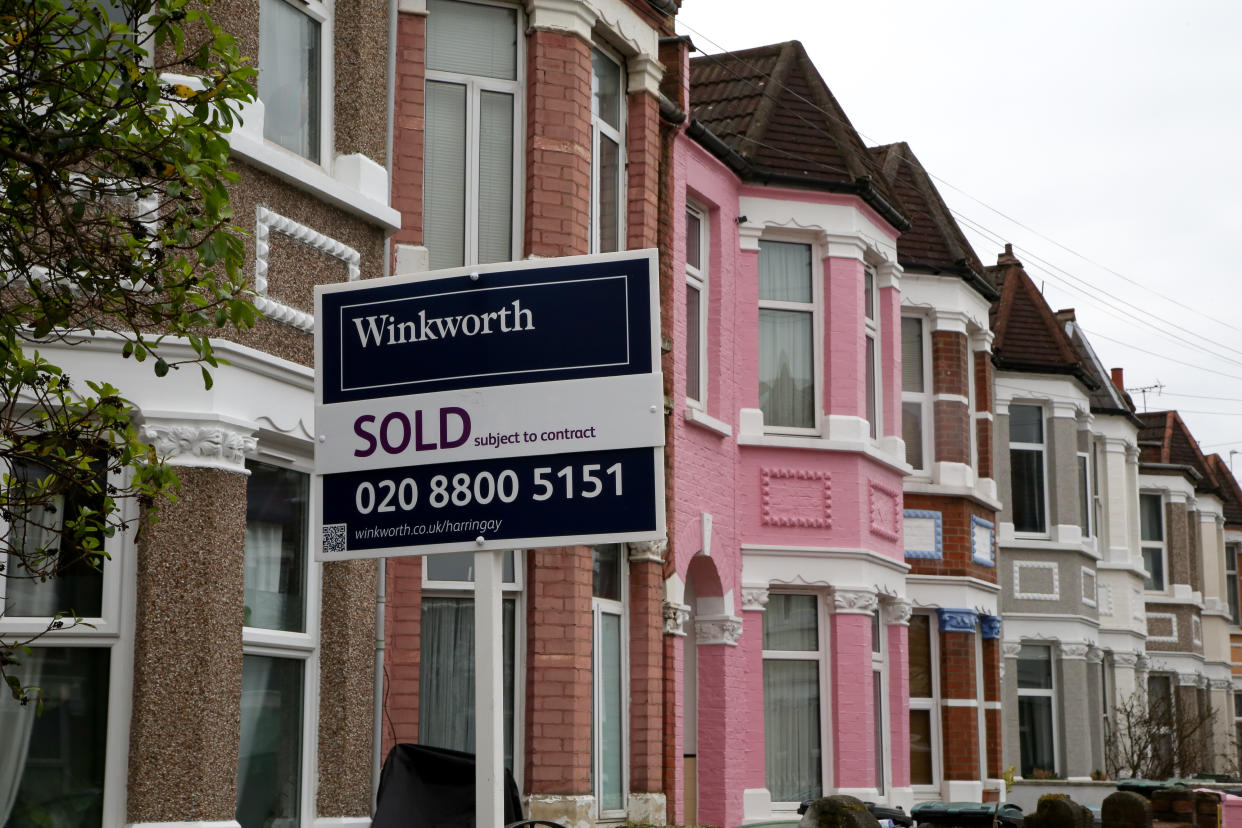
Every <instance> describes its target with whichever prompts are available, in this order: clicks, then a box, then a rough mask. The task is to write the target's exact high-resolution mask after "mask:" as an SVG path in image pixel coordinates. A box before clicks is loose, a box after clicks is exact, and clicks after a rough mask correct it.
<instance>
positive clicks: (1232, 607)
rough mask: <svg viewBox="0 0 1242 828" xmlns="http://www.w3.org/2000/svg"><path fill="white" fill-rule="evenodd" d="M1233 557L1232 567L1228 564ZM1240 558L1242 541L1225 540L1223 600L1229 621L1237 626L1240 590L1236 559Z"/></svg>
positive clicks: (1241, 620)
mask: <svg viewBox="0 0 1242 828" xmlns="http://www.w3.org/2000/svg"><path fill="white" fill-rule="evenodd" d="M1230 556H1232V557H1233V567H1232V568H1230V566H1229V563H1230V561H1229V558H1230ZM1239 558H1242V543H1238V542H1237V541H1226V542H1225V602H1226V603H1227V604H1229V623H1230V624H1232V625H1233V626H1235V627H1236V626H1239V624H1240V623H1242V617H1240V616H1242V590H1239V588H1238V587H1239V584H1238V559H1239ZM1231 585H1232V586H1233V596H1232V600H1230V595H1229V587H1230V586H1231Z"/></svg>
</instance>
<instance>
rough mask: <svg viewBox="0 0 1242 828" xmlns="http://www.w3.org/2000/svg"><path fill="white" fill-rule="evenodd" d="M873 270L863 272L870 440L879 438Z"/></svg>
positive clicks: (877, 325) (877, 334)
mask: <svg viewBox="0 0 1242 828" xmlns="http://www.w3.org/2000/svg"><path fill="white" fill-rule="evenodd" d="M878 306H879V297H878V296H877V295H876V286H875V270H874V269H873V268H871V267H870V266H868V267H867V268H866V269H865V270H864V272H863V337H864V339H865V340H866V341H865V343H864V347H865V359H864V363H863V371H864V374H865V376H864V378H863V386H864V388H865V391H866V394H867V400H866V409H867V426H868V427H869V429H870V434H871V439H872V440H874V439H876V438H878V437H879V436H880V385H881V383H880V346H879V342H880V322H879V317H878V314H877V313H876V309H877V308H878Z"/></svg>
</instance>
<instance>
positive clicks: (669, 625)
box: [664, 600, 690, 636]
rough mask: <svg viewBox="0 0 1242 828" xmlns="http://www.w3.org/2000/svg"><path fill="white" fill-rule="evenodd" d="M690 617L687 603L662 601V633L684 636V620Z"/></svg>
mask: <svg viewBox="0 0 1242 828" xmlns="http://www.w3.org/2000/svg"><path fill="white" fill-rule="evenodd" d="M689 619H690V606H689V604H678V603H675V602H673V601H667V600H666V601H665V602H664V634H665V635H677V636H685V634H686V621H688V620H689Z"/></svg>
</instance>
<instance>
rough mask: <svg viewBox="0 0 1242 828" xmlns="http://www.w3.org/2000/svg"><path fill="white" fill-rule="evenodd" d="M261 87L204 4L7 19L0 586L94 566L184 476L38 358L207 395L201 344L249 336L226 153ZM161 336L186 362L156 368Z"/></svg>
mask: <svg viewBox="0 0 1242 828" xmlns="http://www.w3.org/2000/svg"><path fill="white" fill-rule="evenodd" d="M174 73H176V74H174ZM253 74H254V73H253V70H252V69H251V68H250V67H249V66H247V65H246V62H245V61H244V60H243V59H242V57H241V56H240V55H239V52H238V49H237V45H236V43H235V42H234V40H233V38H232V37H231V36H230V35H229V34H227V33H226V32H224V31H222V30H221V29H220V28H219V27H218V26H217V25H216V24H214V23H213V22H212V21H211V19H210V18H209V16H208V15H207V13H206V10H205V8H203V6H202V3H201V2H192V1H191V0H108V2H106V3H100V2H98V0H0V519H2V521H0V532H2V534H0V569H2V572H3V577H4V579H5V580H6V581H7V582H8V584H9V585H10V586H12V585H13V584H14V583H16V582H17V581H18V580H25V581H29V582H35V583H41V582H47V581H49V580H51V579H56V578H57V577H58V576H61V575H63V574H65V573H66V572H70V571H74V569H75V568H79V569H80V568H82V567H99V566H100V565H101V564H102V562H103V560H104V559H105V558H106V557H107V555H106V553H105V551H104V545H103V541H104V539H105V538H106V537H108V536H111V535H113V534H115V533H116V532H117V531H119V530H124V529H126V528H128V526H127V522H126V520H125V519H123V514H124V513H123V512H122V510H121V506H122V502H123V501H124V500H126V499H136V500H138V501H139V502H140V503H141V504H142V505H143V506H144V507H146V513H147V515H152V514H153V513H154V512H155V510H156V509H157V507H158V504H159V501H160V500H161V499H162V498H163V497H171V496H172V491H173V489H174V488H175V486H176V477H175V475H174V474H173V472H172V471H171V470H170V469H169V468H168V467H166V466H164V465H162V464H161V463H160V462H159V460H158V458H156V457H155V456H154V454H153V453H152V451H151V450H150V449H149V448H148V447H147V446H146V445H145V444H144V443H143V442H142V441H141V440H140V439H139V438H138V434H137V432H136V430H135V427H134V424H133V422H132V414H133V407H132V405H131V404H130V403H129V402H127V401H126V399H125V398H124V397H123V396H122V392H121V390H120V389H118V388H116V387H114V386H113V385H111V384H110V383H108V382H107V381H106V380H104V379H102V378H90V379H86V378H78V377H73V378H71V377H70V376H69V374H68V373H67V372H66V371H65V370H64V368H63V367H62V366H60V365H57V364H54V362H52V361H50V360H49V358H48V356H47V354H48V353H49V351H48V349H47V347H46V346H47V345H48V344H52V343H55V344H57V345H58V346H59V345H69V346H72V345H73V344H75V343H79V342H81V341H82V340H84V339H86V338H88V337H91V336H97V335H99V336H105V337H107V339H106V340H105V341H109V342H115V343H116V348H117V351H118V352H119V353H120V354H121V355H122V356H124V357H125V358H129V359H134V360H137V361H138V362H148V361H149V363H150V364H151V366H152V370H153V371H154V373H155V375H156V376H161V377H162V376H164V375H166V374H167V373H168V372H169V370H171V369H179V368H181V367H183V366H184V365H186V364H194V365H196V366H197V367H199V368H201V370H202V376H203V381H204V382H205V383H206V384H207V386H208V387H210V386H211V375H210V373H209V368H210V367H212V366H216V365H217V364H218V363H217V359H216V357H215V356H214V355H213V352H212V345H211V341H210V339H209V338H208V333H209V332H210V331H212V330H213V329H216V328H219V327H223V326H237V327H246V326H249V325H252V324H253V322H254V314H255V311H254V309H253V306H252V305H251V304H250V301H249V295H250V292H249V288H248V286H247V282H246V280H245V278H244V277H243V275H242V270H241V265H242V262H243V258H244V250H243V242H242V238H241V236H240V235H239V231H238V230H237V228H235V227H233V226H232V225H231V224H230V221H231V219H232V214H231V212H230V209H229V192H228V185H229V184H230V183H232V182H233V181H235V180H236V178H237V176H236V173H234V172H232V171H230V170H229V169H228V159H229V147H228V143H227V141H226V139H225V137H224V135H225V133H227V132H228V131H229V130H230V129H231V128H232V126H233V124H234V122H235V121H236V119H237V115H238V110H239V106H240V105H241V104H243V103H245V102H248V101H250V100H252V99H253V97H254V87H253V84H252V78H253ZM170 337H176V338H178V339H179V340H181V341H186V342H188V343H189V345H190V346H191V348H192V350H193V356H192V357H191V358H189V359H183V360H180V361H178V360H166V359H165V358H164V357H163V356H162V355H161V350H160V346H161V343H163V342H165V340H166V339H168V338H170ZM40 348H43V349H44V351H43V352H42V353H41V352H40ZM57 352H60V351H59V348H58V349H57ZM166 352H167V351H166V350H165V353H166ZM182 353H184V351H183V352H182ZM4 583H5V581H0V585H4ZM46 588H47V586H46V584H45V585H44V587H40V589H46ZM10 591H11V592H17V591H18V590H10ZM16 610H17V611H18V612H20V608H16ZM75 623H82V621H81V618H80V617H79V615H78V613H77V612H76V608H75V607H72V606H63V607H57V613H56V614H55V615H54V616H53V620H52V622H51V624H50V625H49V627H48V629H53V628H60V627H63V626H66V625H71V624H75ZM43 632H46V630H44V631H43ZM41 634H43V633H40V635H41ZM36 637H37V636H33V637H29V638H26V639H24V640H21V641H12V640H10V641H0V677H2V678H3V679H4V681H5V683H6V684H7V685H8V686H9V687H10V689H11V692H12V695H13V697H14V698H15V699H17V700H19V701H21V702H22V703H26V701H27V700H29V699H37V698H38V690H37V688H29V687H23V686H22V684H21V682H20V681H19V680H18V678H17V677H16V675H15V672H16V671H15V670H13V669H12V667H13V665H14V664H15V663H17V662H18V661H19V660H20V658H21V657H22V655H23V654H24V653H28V649H27V647H26V645H28V644H29V643H30V642H31V641H32V640H34V638H36ZM6 667H7V668H9V669H8V670H7V672H6Z"/></svg>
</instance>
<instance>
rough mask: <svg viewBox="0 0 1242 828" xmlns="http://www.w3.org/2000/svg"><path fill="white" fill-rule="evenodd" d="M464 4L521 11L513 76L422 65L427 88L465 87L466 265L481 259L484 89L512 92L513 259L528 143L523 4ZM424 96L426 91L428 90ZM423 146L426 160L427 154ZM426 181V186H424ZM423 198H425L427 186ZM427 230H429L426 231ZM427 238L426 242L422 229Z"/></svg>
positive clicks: (481, 0) (482, 0) (479, 0)
mask: <svg viewBox="0 0 1242 828" xmlns="http://www.w3.org/2000/svg"><path fill="white" fill-rule="evenodd" d="M454 1H455V2H461V3H463V4H464V5H474V6H497V7H500V8H505V9H512V10H514V11H515V13H516V15H517V52H516V54H515V56H514V62H515V66H514V74H515V76H516V78H515V79H514V80H504V79H502V78H488V77H482V76H479V75H467V74H464V73H461V72H449V71H445V70H443V69H432V68H431V67H430V66H428V67H427V68H426V69H425V71H424V79H423V82H424V90H425V88H426V84H427V83H445V84H455V85H458V86H464V87H466V159H465V160H466V170H465V178H466V192H465V204H464V205H463V213H464V215H463V217H462V220H463V222H464V226H463V227H462V247H463V250H462V266H463V267H470V266H472V265H477V264H479V166H480V163H481V162H480V160H479V108H480V101H481V100H482V94H483V93H484V92H500V93H503V94H507V95H512V96H513V161H512V166H513V185H512V193H513V195H512V204H510V207H509V215H510V217H511V218H510V222H509V224H510V228H509V256H510V258H511V259H513V260H517V259H519V258H521V255H522V251H521V239H522V232H523V230H522V228H523V215H524V210H523V203H522V198H523V195H522V187H523V183H524V181H525V170H524V165H525V159H526V155H525V149H526V137H525V136H526V106H525V103H526V92H525V89H526V37H525V36H524V34H523V33H524V31H525V17H524V12H523V10H522V7H521V6H520V5H519V6H516V7H515V6H513V5H510V4H506V3H491V2H487V0H454ZM424 97H425V96H424ZM426 152H427V150H426V148H425V147H424V150H423V153H424V160H425V158H426ZM425 186H426V185H425V183H424V187H425ZM423 201H424V204H425V203H426V191H425V189H424V193H423ZM424 234H425V231H424ZM423 243H424V244H426V243H427V239H426V236H425V235H424V240H423Z"/></svg>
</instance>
